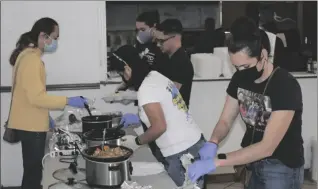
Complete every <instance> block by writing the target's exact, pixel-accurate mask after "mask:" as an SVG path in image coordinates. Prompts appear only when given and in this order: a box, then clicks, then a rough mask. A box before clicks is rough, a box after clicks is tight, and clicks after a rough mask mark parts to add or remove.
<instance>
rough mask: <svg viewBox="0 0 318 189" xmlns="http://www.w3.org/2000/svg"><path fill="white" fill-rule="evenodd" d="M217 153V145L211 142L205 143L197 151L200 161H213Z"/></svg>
mask: <svg viewBox="0 0 318 189" xmlns="http://www.w3.org/2000/svg"><path fill="white" fill-rule="evenodd" d="M217 151H218V145H216V144H215V143H212V142H206V143H205V144H204V145H203V147H202V148H201V149H200V150H199V154H200V159H201V160H205V159H213V158H215V156H216V153H217Z"/></svg>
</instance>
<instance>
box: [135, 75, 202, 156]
mask: <svg viewBox="0 0 318 189" xmlns="http://www.w3.org/2000/svg"><path fill="white" fill-rule="evenodd" d="M137 98H138V105H139V116H140V119H141V120H142V121H143V122H144V123H145V124H146V125H147V127H148V128H149V127H150V122H149V120H148V117H147V115H146V113H145V112H144V109H143V105H146V104H149V103H156V102H159V103H160V104H161V108H162V110H163V113H164V116H165V120H166V123H167V128H166V131H165V132H164V133H163V134H162V135H161V136H160V137H159V138H158V139H157V140H156V144H157V145H158V147H159V148H160V150H161V153H162V155H163V156H164V157H167V156H171V155H174V154H177V153H179V152H182V151H184V150H186V149H188V148H189V147H191V146H193V145H194V144H195V143H196V142H198V141H199V139H200V137H201V134H202V131H201V129H200V128H199V127H198V125H197V124H196V123H195V122H194V120H193V118H192V115H191V114H190V112H189V110H188V108H187V106H186V104H185V102H184V100H183V99H182V96H181V94H180V93H179V90H178V89H177V88H176V86H175V85H174V83H173V82H172V81H171V80H169V79H168V78H167V77H165V76H163V75H162V74H160V73H159V72H157V71H151V72H150V73H149V74H148V76H147V77H146V78H145V79H144V81H143V82H142V84H141V86H140V88H139V90H138V94H137Z"/></svg>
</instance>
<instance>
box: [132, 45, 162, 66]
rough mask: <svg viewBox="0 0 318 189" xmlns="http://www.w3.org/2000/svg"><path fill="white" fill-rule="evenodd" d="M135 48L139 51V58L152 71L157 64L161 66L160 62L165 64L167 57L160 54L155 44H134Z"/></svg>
mask: <svg viewBox="0 0 318 189" xmlns="http://www.w3.org/2000/svg"><path fill="white" fill-rule="evenodd" d="M135 47H136V48H137V49H138V51H139V56H140V58H141V59H143V60H145V61H146V62H147V63H148V64H149V65H151V67H152V69H154V70H156V68H157V67H158V64H162V63H161V62H165V59H166V60H167V59H168V57H167V55H165V54H163V53H162V51H161V50H160V48H159V47H157V44H156V43H147V44H140V43H136V45H135Z"/></svg>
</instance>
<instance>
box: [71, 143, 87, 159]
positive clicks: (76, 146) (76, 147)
mask: <svg viewBox="0 0 318 189" xmlns="http://www.w3.org/2000/svg"><path fill="white" fill-rule="evenodd" d="M74 143H75V149H77V150H78V151H79V152H80V154H81V155H82V156H83V157H86V155H85V154H83V152H82V150H81V149H80V148H79V147H78V144H77V142H74Z"/></svg>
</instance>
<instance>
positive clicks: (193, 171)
mask: <svg viewBox="0 0 318 189" xmlns="http://www.w3.org/2000/svg"><path fill="white" fill-rule="evenodd" d="M215 170H216V166H215V163H214V159H205V160H197V161H195V162H194V163H193V164H191V165H189V167H188V176H189V178H190V180H191V181H192V183H195V182H196V181H197V180H198V179H199V178H200V177H201V176H204V175H206V174H209V173H211V172H214V171H215Z"/></svg>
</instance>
